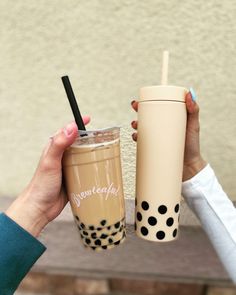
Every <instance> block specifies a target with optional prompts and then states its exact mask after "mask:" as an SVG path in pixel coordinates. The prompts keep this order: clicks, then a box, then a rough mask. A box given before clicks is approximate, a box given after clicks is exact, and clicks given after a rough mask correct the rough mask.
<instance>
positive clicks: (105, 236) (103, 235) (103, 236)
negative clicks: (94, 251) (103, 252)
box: [100, 234, 108, 239]
mask: <svg viewBox="0 0 236 295" xmlns="http://www.w3.org/2000/svg"><path fill="white" fill-rule="evenodd" d="M107 237H108V235H105V234H102V235H101V237H100V238H101V239H106V238H107Z"/></svg>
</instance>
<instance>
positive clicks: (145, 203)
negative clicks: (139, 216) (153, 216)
mask: <svg viewBox="0 0 236 295" xmlns="http://www.w3.org/2000/svg"><path fill="white" fill-rule="evenodd" d="M142 208H143V210H148V209H149V204H148V202H146V201H143V202H142Z"/></svg>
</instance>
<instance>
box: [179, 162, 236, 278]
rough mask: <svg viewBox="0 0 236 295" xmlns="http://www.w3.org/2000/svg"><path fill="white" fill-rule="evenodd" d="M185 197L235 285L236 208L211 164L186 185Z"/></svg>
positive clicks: (184, 188) (183, 191)
mask: <svg viewBox="0 0 236 295" xmlns="http://www.w3.org/2000/svg"><path fill="white" fill-rule="evenodd" d="M182 194H183V197H184V198H185V200H186V202H187V204H188V205H189V207H190V208H191V209H192V210H193V211H194V212H195V213H196V215H197V216H198V218H199V220H200V222H201V224H202V226H203V229H204V230H205V232H206V233H207V235H208V237H209V239H210V241H211V243H212V245H213V247H214V248H215V250H216V252H217V254H218V256H219V258H220V260H221V262H222V263H223V265H224V267H225V269H226V270H227V272H228V274H229V276H230V277H231V279H232V280H233V282H234V283H235V284H236V208H235V207H234V205H233V203H232V202H231V201H230V199H229V198H228V196H227V195H226V194H225V192H224V191H223V189H222V187H221V185H220V184H219V182H218V180H217V178H216V176H215V173H214V171H213V170H212V168H211V167H210V165H209V164H208V165H207V166H206V167H205V168H204V169H203V170H201V171H200V172H199V173H198V174H197V175H195V176H194V177H193V178H191V179H190V180H187V181H185V182H183V185H182Z"/></svg>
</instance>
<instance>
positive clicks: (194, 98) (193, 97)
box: [189, 87, 197, 102]
mask: <svg viewBox="0 0 236 295" xmlns="http://www.w3.org/2000/svg"><path fill="white" fill-rule="evenodd" d="M189 92H190V93H191V96H192V101H194V102H196V100H197V95H196V93H195V91H194V90H193V88H192V87H190V89H189Z"/></svg>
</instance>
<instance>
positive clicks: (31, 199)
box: [5, 117, 90, 237]
mask: <svg viewBox="0 0 236 295" xmlns="http://www.w3.org/2000/svg"><path fill="white" fill-rule="evenodd" d="M83 121H84V123H85V124H88V123H89V121H90V118H89V117H84V118H83ZM77 135H78V128H77V125H76V124H75V123H74V122H73V123H70V124H68V125H67V126H66V127H65V128H62V129H60V130H59V131H57V133H56V134H55V135H54V136H53V137H51V138H50V140H49V143H48V145H47V146H46V148H45V149H44V151H43V153H42V156H41V158H40V161H39V164H38V167H37V169H36V171H35V174H34V176H33V178H32V180H31V182H30V183H29V185H28V186H27V187H26V189H25V190H24V191H23V192H22V193H21V195H20V196H19V197H18V198H17V199H16V200H15V201H14V202H13V203H12V205H11V206H10V207H9V208H8V209H7V211H6V212H5V214H6V215H8V216H9V217H10V218H11V219H13V220H14V221H15V222H16V223H18V224H19V225H20V226H22V227H23V228H24V229H25V230H27V231H28V232H29V233H31V234H32V235H33V236H35V237H37V236H38V235H39V233H40V232H41V231H42V229H43V228H44V227H45V226H46V224H47V223H48V222H50V221H52V220H53V219H54V218H56V217H57V216H58V215H59V214H60V213H61V211H62V210H63V208H64V207H65V205H66V203H67V202H68V199H67V196H66V193H65V191H64V188H63V187H62V164H61V160H62V156H63V153H64V151H65V149H66V148H68V147H69V146H70V145H71V144H72V143H73V142H74V141H75V139H76V137H77Z"/></svg>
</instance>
